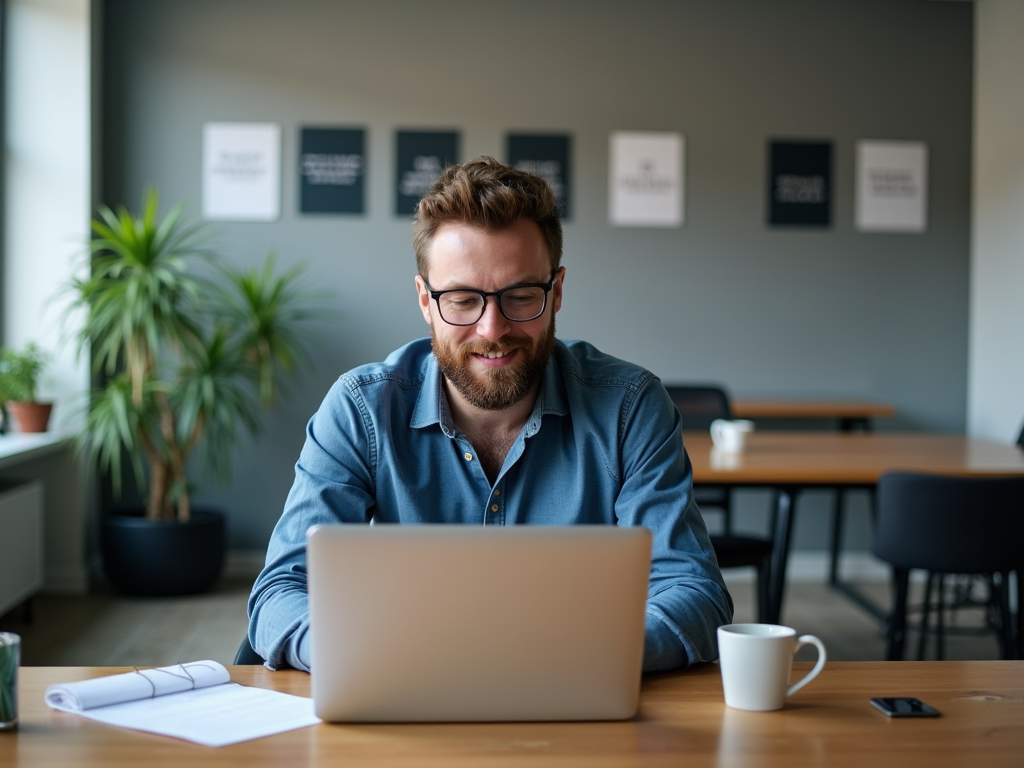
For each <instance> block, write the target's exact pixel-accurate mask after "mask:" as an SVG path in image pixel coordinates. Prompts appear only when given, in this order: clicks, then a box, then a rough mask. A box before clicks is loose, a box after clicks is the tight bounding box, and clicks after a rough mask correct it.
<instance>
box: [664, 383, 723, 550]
mask: <svg viewBox="0 0 1024 768" xmlns="http://www.w3.org/2000/svg"><path fill="white" fill-rule="evenodd" d="M665 389H666V390H667V391H668V396H669V397H671V398H672V402H673V403H674V404H675V406H676V410H677V411H679V415H680V417H681V418H682V420H683V431H684V432H688V431H694V432H707V431H708V430H709V429H710V428H711V422H713V421H714V420H715V419H731V418H732V408H730V407H729V396H728V395H727V394H726V392H725V389H724V388H723V387H720V386H716V385H713V384H707V385H699V386H698V385H686V386H683V385H673V386H667V387H665ZM693 497H694V499H695V500H696V501H697V505H698V506H699V507H701V508H702V509H703V508H704V507H705V506H708V507H715V508H716V509H719V510H721V512H722V533H723V534H724V535H726V536H728V535H730V534H731V533H732V494H731V493H730V491H729V489H728V488H723V487H722V486H718V485H715V486H711V485H702V486H699V487H697V488H694V490H693Z"/></svg>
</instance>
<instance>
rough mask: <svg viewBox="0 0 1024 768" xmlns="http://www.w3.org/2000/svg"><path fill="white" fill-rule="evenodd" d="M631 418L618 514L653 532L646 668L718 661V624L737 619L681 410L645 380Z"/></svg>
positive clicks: (656, 384) (621, 521)
mask: <svg viewBox="0 0 1024 768" xmlns="http://www.w3.org/2000/svg"><path fill="white" fill-rule="evenodd" d="M624 424H625V428H624V432H623V450H622V457H623V459H622V462H623V466H622V471H623V479H622V480H623V482H622V489H621V491H620V492H619V496H618V499H617V500H616V503H615V513H616V517H617V519H618V523H619V524H620V525H643V526H645V527H646V528H649V529H650V530H651V532H652V533H653V542H652V550H651V579H650V585H649V588H648V596H647V621H646V640H645V647H644V670H645V671H654V670H663V669H672V668H675V667H680V666H687V665H689V664H695V663H698V662H702V661H712V660H714V659H716V658H717V657H718V650H717V642H716V638H715V633H716V630H717V628H718V627H719V626H721V625H722V624H728V623H729V622H730V621H732V614H733V604H732V598H731V597H730V595H729V592H728V590H727V589H726V587H725V582H724V581H723V580H722V574H721V571H720V570H719V569H718V562H717V560H716V558H715V554H714V550H713V549H712V547H711V541H710V539H709V538H708V533H707V528H706V527H705V525H704V519H703V518H702V517H701V514H700V510H698V508H697V504H696V502H694V500H693V469H692V467H691V465H690V460H689V458H688V457H687V456H686V452H685V450H684V448H683V440H682V431H681V420H680V417H679V413H678V411H677V410H676V408H675V406H674V405H673V404H672V401H671V400H670V399H669V397H668V393H667V392H665V388H664V387H663V386H662V385H661V382H659V381H658V380H657V379H654V378H652V379H650V380H649V381H648V382H647V383H646V384H645V385H644V387H643V388H642V389H641V391H640V392H639V393H638V395H637V397H636V400H635V401H634V402H633V403H632V405H631V406H630V409H629V412H628V413H627V414H626V415H625V421H624Z"/></svg>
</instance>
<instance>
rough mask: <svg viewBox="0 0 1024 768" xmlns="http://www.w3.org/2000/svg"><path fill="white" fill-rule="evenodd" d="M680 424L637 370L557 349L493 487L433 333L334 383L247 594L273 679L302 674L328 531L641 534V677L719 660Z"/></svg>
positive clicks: (715, 601) (718, 612)
mask: <svg viewBox="0 0 1024 768" xmlns="http://www.w3.org/2000/svg"><path fill="white" fill-rule="evenodd" d="M692 475H693V473H692V469H691V467H690V461H689V459H688V458H687V456H686V453H685V451H684V449H683V443H682V433H681V430H680V418H679V414H678V412H677V411H676V409H675V407H674V406H673V404H672V401H671V400H670V399H669V397H668V394H667V393H666V392H665V388H664V387H662V386H661V384H660V383H659V381H658V379H657V378H655V376H654V375H653V374H652V373H650V372H649V371H645V370H643V369H642V368H639V367H637V366H635V365H631V364H629V363H626V362H623V361H622V360H618V359H616V358H614V357H610V356H608V355H605V354H603V353H601V352H599V351H598V350H597V349H595V348H594V347H593V346H591V345H590V344H587V343H584V342H579V341H576V342H565V343H563V342H557V343H556V345H555V350H554V352H553V354H552V356H551V360H550V361H549V363H548V366H547V368H546V370H545V373H544V379H543V382H542V385H541V388H540V393H539V395H538V397H537V403H536V406H535V407H534V409H533V413H532V414H531V416H530V418H529V420H528V421H527V423H526V425H525V426H524V427H523V429H522V431H521V433H520V434H519V436H518V438H517V439H516V441H515V443H514V444H513V446H512V448H511V450H509V452H508V455H507V456H506V458H505V463H504V465H503V466H502V468H501V471H500V473H499V475H498V478H497V480H496V481H495V482H494V483H493V484H492V483H491V482H490V481H489V480H488V478H487V476H486V474H485V473H484V470H483V467H482V466H481V465H480V462H479V461H478V460H477V459H476V452H475V449H474V448H473V446H472V445H471V444H470V442H469V441H468V440H467V439H466V438H465V436H463V435H462V433H461V432H460V431H459V429H458V427H457V426H456V425H455V422H454V421H453V419H452V416H451V413H450V412H449V409H448V403H447V399H446V397H445V395H444V390H443V388H442V385H441V374H440V372H439V370H438V367H437V361H436V360H435V358H434V355H433V353H432V352H431V348H430V340H429V339H420V340H418V341H414V342H412V343H410V344H408V345H406V346H404V347H402V348H401V349H399V350H397V351H396V352H394V353H392V354H391V355H390V356H389V357H388V358H387V360H385V361H384V362H383V363H375V364H372V365H365V366H362V367H359V368H356V369H354V370H352V371H350V372H348V373H346V374H344V375H343V376H342V377H341V378H340V379H339V380H338V381H337V382H336V383H335V384H334V386H333V387H332V388H331V390H330V392H328V394H327V397H326V398H325V399H324V401H323V403H322V405H321V406H320V409H319V410H318V411H317V412H316V414H314V416H313V418H312V419H310V421H309V424H308V425H307V427H306V443H305V445H304V446H303V448H302V453H301V455H300V456H299V460H298V463H297V464H296V466H295V483H294V484H293V485H292V489H291V492H290V493H289V494H288V499H287V501H286V503H285V508H284V513H283V514H282V516H281V519H280V521H279V522H278V524H277V526H276V527H275V529H274V532H273V535H272V536H271V540H270V545H269V547H268V551H267V561H266V566H265V568H264V569H263V572H262V573H261V574H260V576H259V577H258V579H257V580H256V583H255V585H254V586H253V591H252V595H251V596H250V598H249V617H250V623H249V639H250V641H251V642H252V645H253V647H254V648H255V649H256V651H257V652H258V653H259V654H260V655H261V656H262V657H263V658H264V659H266V660H267V666H269V667H270V668H271V669H276V668H277V667H279V666H281V665H283V664H285V663H287V664H290V665H291V666H293V667H296V668H298V669H304V670H308V669H309V660H310V653H309V642H310V641H309V638H310V636H309V609H308V602H307V591H306V550H305V546H306V531H307V530H308V529H309V528H310V527H311V526H313V525H316V524H324V523H339V522H341V523H367V522H369V521H370V520H371V519H373V520H374V522H376V523H406V524H410V523H412V524H415V523H461V524H470V525H524V524H528V525H576V524H609V525H610V524H615V525H643V526H645V527H647V528H649V529H650V530H651V532H652V534H653V547H652V553H651V558H652V559H651V578H650V586H649V591H648V599H647V617H646V635H645V647H644V669H645V670H646V671H651V670H659V669H671V668H674V667H679V666H684V665H686V664H688V663H689V664H692V663H696V662H700V661H710V660H713V659H715V658H717V645H716V640H715V630H716V628H717V627H718V626H719V625H721V624H727V623H729V622H730V621H731V619H732V611H733V606H732V598H731V597H730V596H729V593H728V591H727V590H726V588H725V584H724V582H723V581H722V575H721V573H720V571H719V569H718V564H717V561H716V560H715V555H714V551H713V550H712V548H711V543H710V541H709V539H708V534H707V529H706V528H705V526H704V521H703V519H702V518H701V515H700V512H699V510H698V509H697V505H696V503H695V502H694V500H693V494H692V492H691V490H692V485H691V483H692Z"/></svg>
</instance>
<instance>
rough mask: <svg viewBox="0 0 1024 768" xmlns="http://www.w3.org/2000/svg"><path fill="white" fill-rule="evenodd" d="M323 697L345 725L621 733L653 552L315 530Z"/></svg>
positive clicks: (420, 531) (593, 532)
mask: <svg viewBox="0 0 1024 768" xmlns="http://www.w3.org/2000/svg"><path fill="white" fill-rule="evenodd" d="M307 552H308V566H309V596H310V631H311V633H312V639H311V642H312V664H311V668H312V690H313V701H314V708H315V712H316V714H317V716H318V717H320V718H322V719H324V720H328V721H333V722H380V721H385V722H442V721H523V720H618V719H626V718H629V717H632V716H633V715H634V714H635V712H636V708H637V702H638V697H639V690H640V675H641V672H642V667H643V646H644V614H645V605H646V599H647V582H648V578H649V572H650V561H651V536H650V532H649V531H647V530H646V529H644V528H618V527H615V526H574V527H545V526H516V527H508V528H485V527H476V526H472V527H471V526H458V525H425V526H384V525H377V526H357V525H332V526H319V527H315V528H313V529H311V531H310V533H309V539H308V549H307Z"/></svg>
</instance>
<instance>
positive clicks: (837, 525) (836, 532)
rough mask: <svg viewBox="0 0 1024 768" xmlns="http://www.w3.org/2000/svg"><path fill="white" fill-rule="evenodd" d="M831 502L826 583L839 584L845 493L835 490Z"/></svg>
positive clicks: (839, 489)
mask: <svg viewBox="0 0 1024 768" xmlns="http://www.w3.org/2000/svg"><path fill="white" fill-rule="evenodd" d="M835 494H836V495H835V499H834V500H833V502H832V535H831V546H830V554H829V563H828V583H829V584H838V583H839V553H840V552H841V551H842V549H843V521H844V519H845V517H846V491H845V489H843V488H836V490H835Z"/></svg>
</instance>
